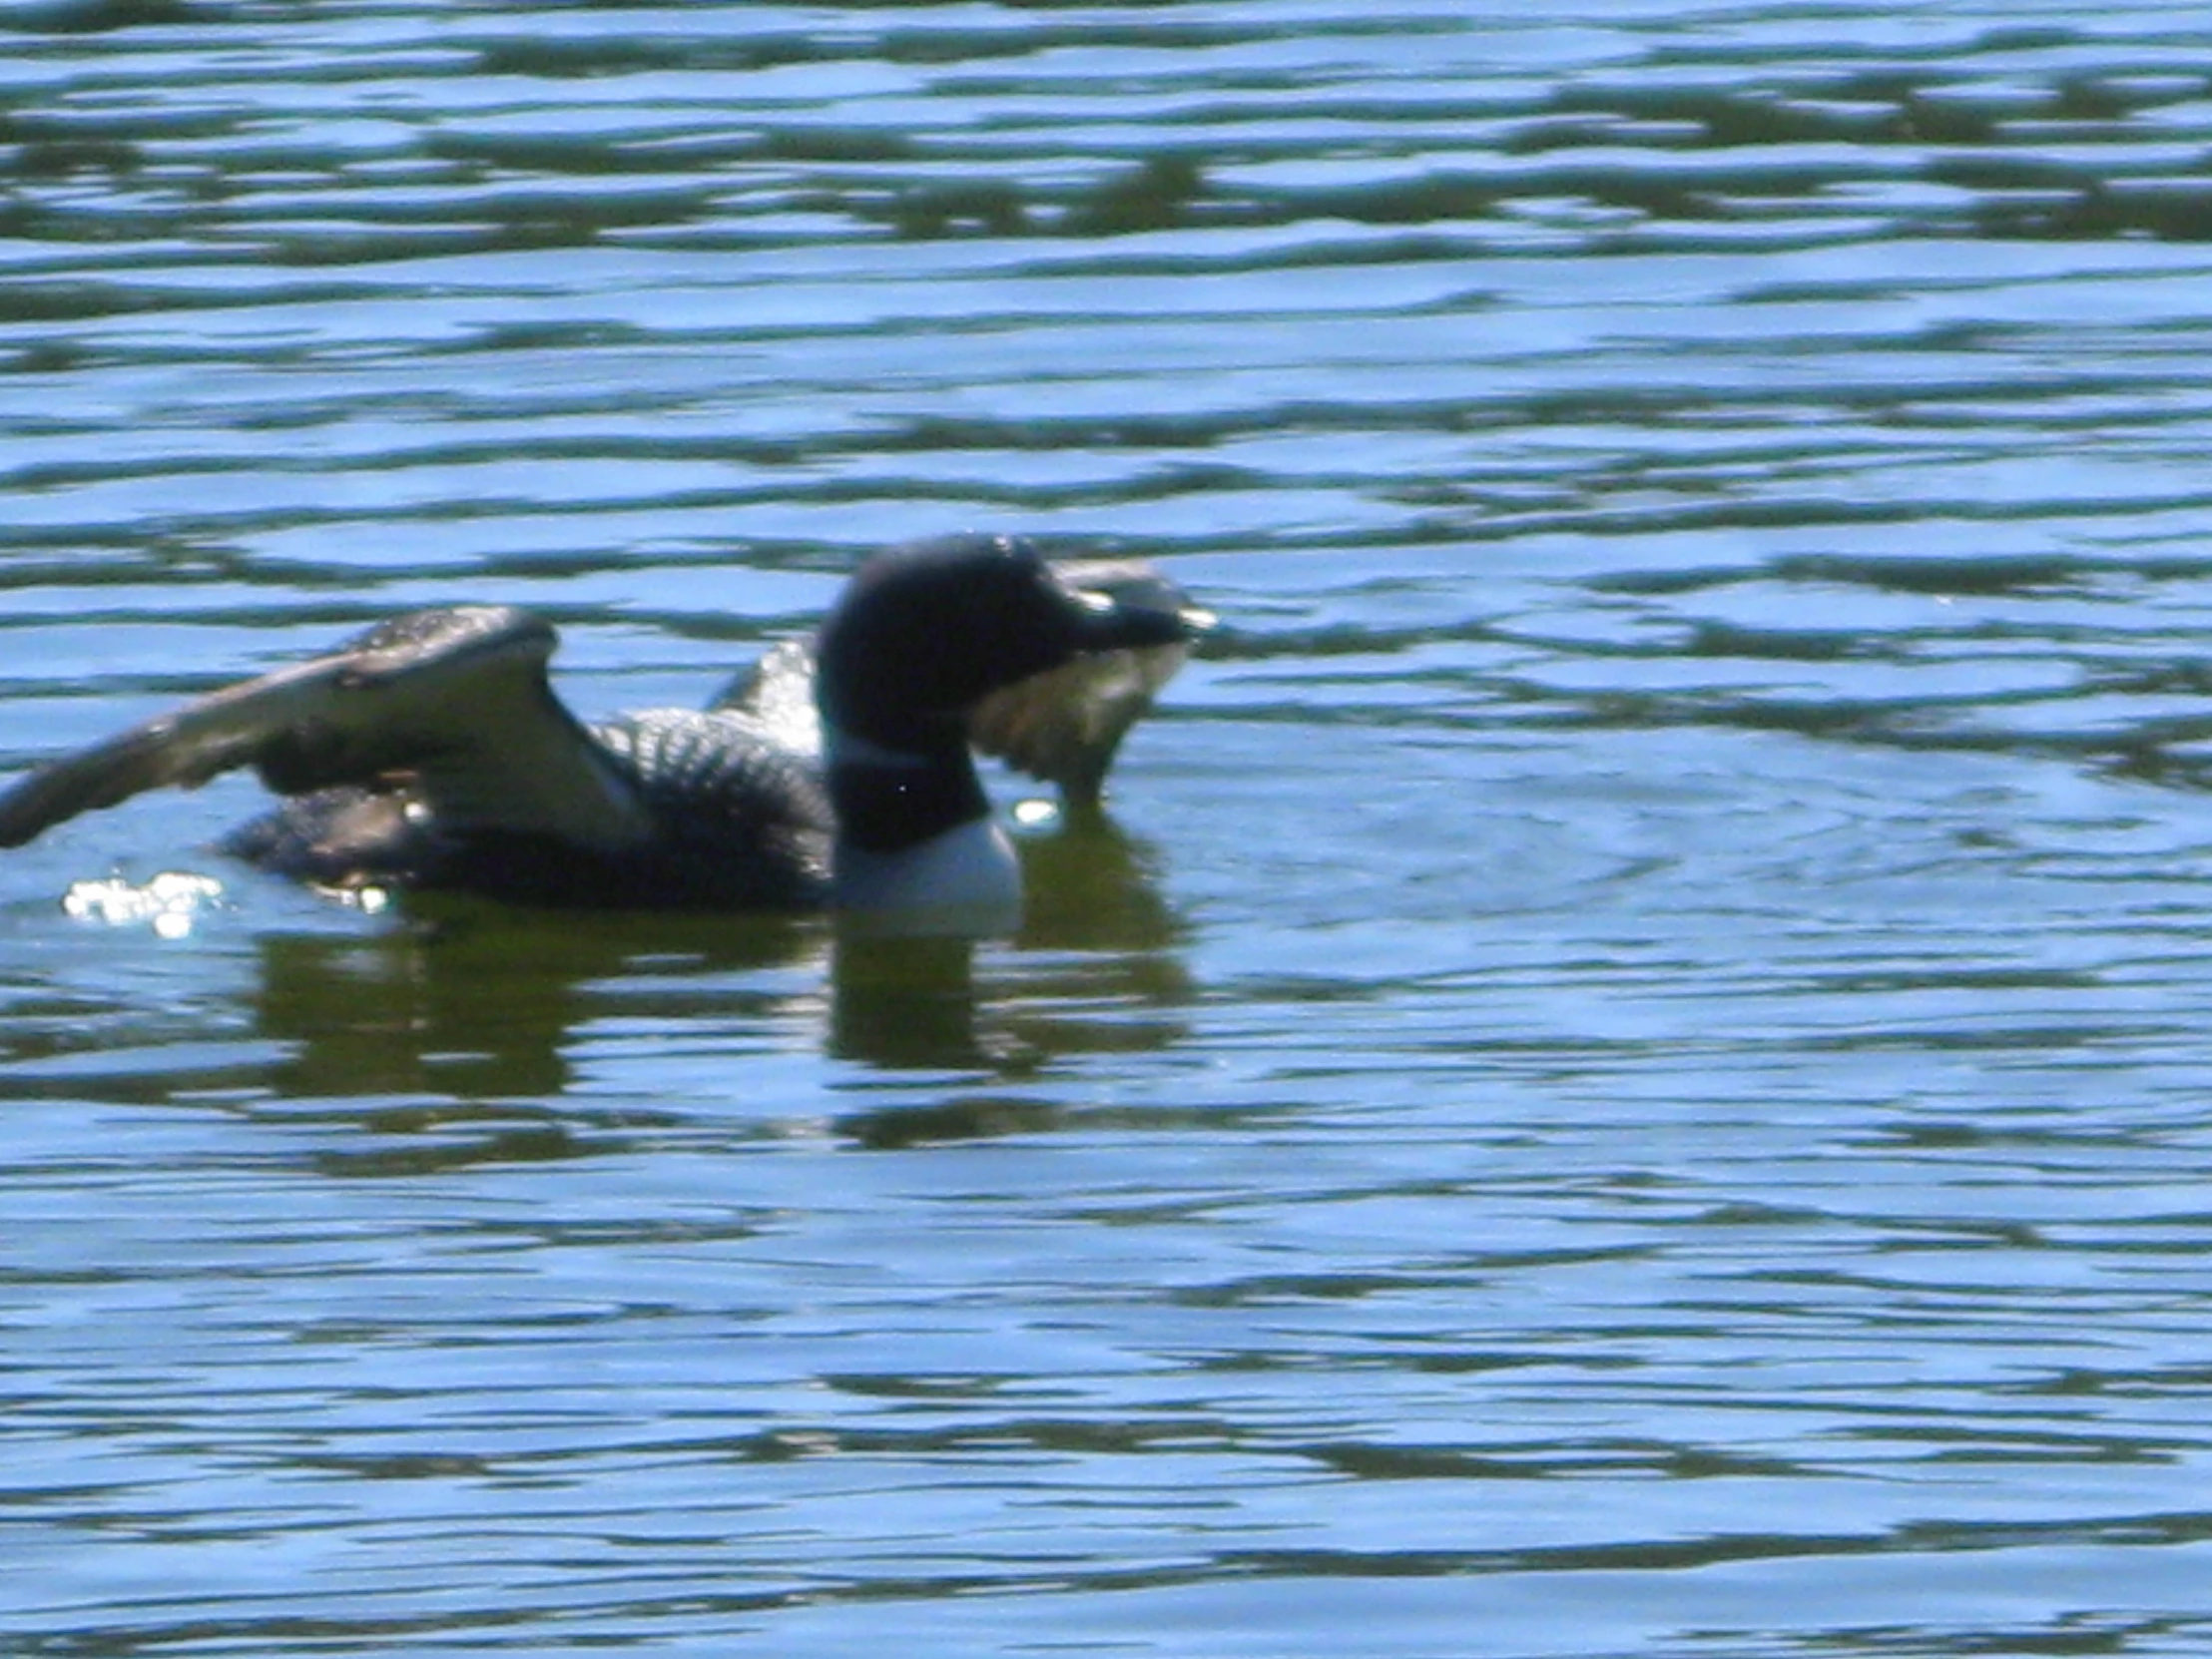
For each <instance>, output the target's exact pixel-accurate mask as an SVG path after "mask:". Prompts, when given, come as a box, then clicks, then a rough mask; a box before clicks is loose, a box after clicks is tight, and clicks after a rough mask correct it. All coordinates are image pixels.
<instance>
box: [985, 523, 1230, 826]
mask: <svg viewBox="0 0 2212 1659" xmlns="http://www.w3.org/2000/svg"><path fill="white" fill-rule="evenodd" d="M1052 568H1053V570H1054V571H1055V572H1056V573H1057V574H1058V575H1059V576H1060V578H1061V579H1062V580H1063V581H1065V582H1067V583H1068V584H1069V585H1070V586H1071V587H1074V588H1078V589H1082V590H1085V591H1088V592H1092V593H1103V594H1109V595H1111V596H1112V597H1113V598H1114V599H1115V600H1117V601H1119V602H1121V603H1123V604H1130V605H1140V606H1143V607H1146V608H1148V609H1154V610H1165V611H1179V612H1181V613H1183V614H1184V615H1185V616H1186V617H1187V618H1188V619H1189V620H1190V622H1191V624H1192V626H1193V628H1194V629H1198V628H1204V627H1207V626H1209V625H1211V623H1212V621H1213V619H1212V617H1210V616H1208V615H1207V614H1206V613H1205V612H1203V611H1200V610H1198V609H1197V608H1196V607H1195V606H1193V605H1192V604H1191V602H1190V596H1189V595H1187V594H1186V593H1184V592H1183V590H1182V589H1181V588H1179V587H1177V586H1176V585H1175V584H1174V583H1173V582H1171V581H1169V580H1168V579H1167V578H1166V577H1165V576H1162V575H1161V574H1160V573H1159V572H1158V571H1157V570H1154V569H1153V568H1152V566H1150V565H1148V564H1145V563H1142V562H1141V561H1138V560H1134V559H1087V560H1084V559H1078V560H1066V561H1062V562H1058V563H1055V564H1054V565H1053V567H1052ZM1189 656H1190V647H1189V646H1188V645H1159V646H1153V647H1150V648H1149V649H1146V650H1142V651H1102V652H1095V653H1092V654H1090V655H1088V656H1083V657H1078V658H1076V659H1075V660H1074V661H1073V662H1071V663H1065V664H1063V665H1062V666H1060V667H1059V668H1056V669H1053V670H1052V671H1050V672H1049V673H1046V674H1039V675H1035V676H1032V677H1031V678H1029V679H1027V680H1024V681H1022V682H1020V683H1019V684H1018V685H1012V686H1008V687H1006V688H1005V689H1004V690H1002V691H996V692H993V693H991V695H990V696H988V697H986V698H985V699H983V701H982V702H980V703H978V704H977V705H976V706H975V707H974V708H973V709H972V710H970V711H969V713H968V722H967V727H968V741H969V742H970V743H972V744H973V745H974V746H975V747H976V748H977V749H979V750H981V751H982V752H983V753H984V754H986V755H995V756H997V757H998V758H999V759H1000V760H1003V761H1004V762H1005V763H1006V764H1007V765H1008V766H1010V767H1013V768H1014V769H1016V770H1017V771H1020V772H1025V773H1027V774H1029V776H1030V777H1032V778H1036V779H1039V780H1041V781H1043V782H1045V783H1048V784H1054V785H1057V786H1058V787H1059V790H1060V793H1061V795H1062V797H1063V798H1064V799H1065V800H1066V801H1067V802H1068V803H1069V805H1071V806H1076V807H1093V806H1096V805H1097V804H1098V798H1099V794H1100V792H1101V790H1102V789H1103V788H1104V786H1105V782H1106V773H1107V770H1108V769H1109V768H1110V767H1112V765H1113V764H1114V756H1115V755H1116V753H1118V752H1119V750H1120V749H1121V740H1122V739H1123V738H1124V737H1125V736H1127V735H1128V732H1129V729H1130V728H1131V727H1132V726H1134V725H1136V723H1137V722H1138V721H1139V720H1141V719H1142V718H1143V717H1144V714H1145V711H1146V710H1148V709H1150V708H1151V707H1152V700H1153V699H1154V698H1155V697H1157V696H1158V695H1159V692H1160V688H1161V687H1162V686H1164V685H1166V684H1167V683H1168V682H1169V681H1170V680H1172V679H1174V678H1175V675H1176V671H1177V670H1179V669H1180V668H1182V666H1183V664H1184V662H1185V661H1186V660H1187V659H1188V658H1189Z"/></svg>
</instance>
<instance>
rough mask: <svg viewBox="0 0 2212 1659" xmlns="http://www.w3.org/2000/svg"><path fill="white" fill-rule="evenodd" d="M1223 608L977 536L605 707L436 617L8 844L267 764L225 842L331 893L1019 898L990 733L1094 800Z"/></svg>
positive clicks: (227, 720)
mask: <svg viewBox="0 0 2212 1659" xmlns="http://www.w3.org/2000/svg"><path fill="white" fill-rule="evenodd" d="M1199 626H1203V614H1202V613H1197V612H1194V611H1192V610H1190V609H1189V607H1188V606H1187V605H1186V604H1184V603H1183V601H1182V596H1181V595H1180V594H1179V593H1178V592H1176V590H1174V589H1173V588H1172V587H1170V586H1168V585H1167V584H1165V583H1164V582H1162V581H1161V580H1160V579H1159V578H1157V577H1155V576H1152V575H1150V573H1148V572H1145V571H1143V570H1142V569H1141V568H1138V567H1128V566H1102V565H1088V566H1086V565H1065V566H1051V565H1047V564H1046V563H1045V562H1044V561H1043V560H1042V559H1040V558H1039V557H1038V556H1037V555H1036V553H1035V552H1034V551H1033V550H1031V549H1030V548H1029V547H1028V546H1026V545H1025V544H1023V543H1020V542H1016V541H1011V540H1007V539H1005V538H983V537H961V538H955V539H953V540H950V541H946V542H939V543H932V544H927V545H924V546H922V547H919V548H914V549H908V550H905V551H902V552H896V553H892V554H886V555H884V556H882V557H880V558H878V559H876V560H874V561H871V562H870V563H869V564H868V565H866V566H864V567H863V568H862V569H861V571H860V572H859V574H857V575H856V576H855V577H854V579H853V581H852V582H851V583H850V584H849V585H848V587H847V588H846V590H845V592H844V594H843V595H842V596H841V597H840V599H839V600H838V602H837V604H836V606H835V607H834V608H833V609H832V610H831V612H830V616H829V617H828V618H827V619H826V621H825V623H824V625H823V628H822V630H821V632H820V633H819V634H818V635H817V636H816V637H815V639H814V640H812V641H809V642H788V643H787V644H785V645H783V646H780V647H778V648H777V649H776V650H775V651H772V652H771V653H770V655H769V657H768V658H767V659H766V660H765V661H764V663H763V664H762V665H761V666H760V667H759V668H758V669H757V670H756V671H755V672H754V673H753V674H752V675H751V676H749V677H746V678H744V679H742V680H741V681H740V682H738V683H737V684H735V685H733V686H732V687H731V688H730V690H729V691H728V692H726V693H725V695H724V697H723V698H722V699H721V700H720V701H719V702H718V703H717V704H716V705H715V706H713V707H711V708H708V709H704V710H684V709H654V710H645V711H641V712H638V713H634V714H628V715H623V716H620V717H617V718H615V719H611V720H608V721H604V722H601V723H598V724H595V725H586V724H584V723H583V722H580V721H579V720H577V719H576V717H575V716H573V715H572V714H570V713H569V711H568V710H567V709H566V707H565V706H563V705H562V704H561V703H560V701H559V700H558V699H557V698H556V697H555V696H554V694H553V692H552V689H551V687H550V685H549V684H548V682H547V678H546V667H547V662H548V659H549V658H550V657H551V655H552V652H553V648H554V645H555V636H554V633H553V630H552V628H551V627H550V626H549V625H547V624H546V623H545V622H543V621H542V620H541V619H539V618H537V617H535V616H532V615H530V614H529V613H527V612H523V611H518V610H513V609H510V608H506V607H498V606H481V607H479V606H469V607H458V608H453V609H446V610H435V611H422V612H415V613H411V614H409V615H407V616H404V617H399V618H395V619H393V620H392V621H389V622H386V623H382V624H379V625H377V626H376V627H374V628H372V629H370V630H368V632H366V633H365V634H362V635H360V636H359V637H358V638H356V639H354V640H352V641H351V642H349V643H348V644H347V645H346V646H344V647H342V648H341V649H340V650H339V651H337V652H335V653H333V654H331V655H329V656H326V657H320V658H316V659H313V660H311V661H309V662H305V663H300V664H296V665H294V666H292V667H289V668H283V669H278V670H277V671H275V672H274V673H271V674H267V675H264V676H262V677H261V678H259V679H257V680H251V681H247V682H244V683H243V684H240V685H237V686H232V687H228V688H225V689H224V690H221V691H217V692H214V693H211V694H210V695H208V696H206V697H204V698H201V699H200V700H198V701H197V702H195V703H191V704H188V705H186V706H184V707H183V708H181V709H179V710H177V711H175V712H173V713H171V714H168V715H164V716H161V717H159V718H157V719H155V720H152V721H149V722H147V723H145V724H143V725H141V726H138V727H134V728H133V729H131V730H130V731H128V732H125V733H122V734H120V735H118V736H117V737H115V738H111V739H109V740H108V741H106V742H105V743H102V744H98V745H95V746H93V747H92V748H90V749H87V750H84V751H81V752H79V753H78V754H76V755H73V756H69V757H65V758H64V759H62V760H59V761H56V762H53V763H51V764H49V765H48V766H46V767H43V768H41V769H39V770H37V771H35V772H33V773H32V774H30V775H29V776H28V777H26V778H25V779H23V780H21V781H19V782H18V783H17V784H16V785H15V786H14V787H13V788H12V789H10V790H9V791H8V792H6V793H5V794H4V795H0V846H12V845H19V844H21V843H22V842H24V841H26V840H29V839H30V838H31V837H32V836H34V835H36V834H38V833H40V832H41V831H43V830H46V829H47V828H49V827H51V826H52V825H55V824H57V823H60V822H62V821H63V820H66V819H69V818H73V817H75V816H76V815H78V814H80V813H84V812H88V811H91V810H94V809H96V808H100V807H106V806H112V805H114V804H116V803H117V802H120V801H122V800H125V799H127V798H129V797H131V796H134V795H137V794H140V793H141V792H143V791H146V790H149V789H154V788H158V787H161V786H163V785H178V786H183V787H187V788H189V787H192V786H194V785H197V784H199V783H202V782H205V781H206V780H207V779H208V778H210V777H213V776H215V775H216V774H218V773H221V772H226V771H231V770H234V769H237V768H240V767H249V766H250V767H253V768H254V769H255V770H256V771H258V772H259V773H260V775H261V777H262V779H263V781H264V782H265V783H267V784H268V785H269V786H270V788H272V789H273V790H275V791H276V792H277V794H279V795H281V796H283V797H285V798H286V799H285V800H284V801H283V802H282V803H281V804H280V805H279V806H278V807H277V809H276V810H275V811H273V812H272V813H270V814H268V815H266V816H264V817H263V818H260V819H257V820H255V821H254V822H252V823H250V824H248V825H245V826H243V827H242V828H241V829H239V830H236V831H234V832H233V833H232V834H231V835H230V836H229V837H228V838H227V839H226V840H225V842H224V843H223V844H224V849H225V850H227V851H230V852H233V853H235V854H237V855H239V856H241V857H244V858H246V859H248V860H250V861H252V862H254V863H256V864H259V865H261V866H263V867H265V868H268V869H272V870H276V871H278V872H280V873H282V874H285V875H289V876H293V877H296V878H299V879H302V880H308V881H312V882H316V883H318V884H323V885H329V886H360V885H369V884H373V885H378V886H395V887H417V888H458V889H464V890H469V891H475V892H481V893H486V894H489V895H492V896H494V897H500V898H507V899H513V900H520V901H528V902H537V903H561V904H599V905H621V906H632V907H671V906H681V907H687V908H698V909H709V908H712V909H790V908H812V907H822V906H835V907H841V908H864V909H901V910H917V909H922V908H930V907H947V908H952V909H960V910H968V909H979V908H991V907H1003V906H1006V905H1008V904H1018V899H1019V883H1018V876H1017V874H1016V872H1015V869H1014V864H1013V856H1012V852H1011V849H1010V848H1009V847H1008V846H1007V845H1006V842H1005V837H1004V836H1003V835H1002V834H1000V833H999V831H998V830H996V829H995V827H993V826H992V825H991V823H990V821H989V816H988V808H987V803H986V801H985V799H984V796H983V793H982V787H981V784H980V782H979V781H978V779H977V778H976V774H975V769H974V764H973V758H972V753H971V744H972V745H975V746H979V747H982V748H984V749H985V750H987V751H989V752H992V753H998V754H1002V755H1004V756H1006V757H1007V758H1008V759H1009V760H1010V761H1011V762H1012V763H1013V764H1015V765H1017V766H1020V767H1022V768H1023V770H1026V771H1029V772H1031V773H1033V774H1035V775H1036V776H1039V777H1041V778H1044V779H1047V780H1049V781H1052V782H1056V783H1058V784H1060V786H1061V787H1062V789H1063V791H1065V792H1066V793H1067V794H1068V795H1069V796H1070V798H1071V799H1073V800H1077V801H1083V800H1090V799H1095V797H1096V793H1097V789H1098V785H1099V782H1100V780H1101V779H1102V778H1103V775H1104V772H1105V769H1106V766H1107V765H1108V764H1109V763H1110V761H1111V759H1112V757H1113V754H1114V751H1115V749H1116V748H1117V747H1118V745H1119V742H1120V739H1121V737H1122V734H1123V733H1124V732H1125V731H1126V730H1127V729H1128V727H1129V725H1130V724H1131V722H1133V721H1134V720H1135V719H1136V718H1137V716H1138V715H1139V714H1141V713H1142V711H1143V709H1144V708H1145V707H1146V706H1148V705H1149V703H1150V701H1151V697H1152V694H1153V692H1154V691H1156V690H1157V689H1158V687H1159V685H1161V684H1162V683H1164V681H1165V680H1166V678H1167V677H1168V675H1170V674H1172V673H1173V672H1174V669H1175V667H1176V666H1178V665H1179V664H1180V662H1181V660H1182V656H1183V654H1184V652H1185V649H1186V647H1187V642H1188V640H1189V638H1190V636H1191V634H1192V633H1193V632H1194V630H1195V628H1197V627H1199Z"/></svg>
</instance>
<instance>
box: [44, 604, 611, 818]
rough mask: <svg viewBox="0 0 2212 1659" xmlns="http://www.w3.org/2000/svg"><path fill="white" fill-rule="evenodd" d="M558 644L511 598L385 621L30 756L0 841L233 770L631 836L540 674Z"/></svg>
mask: <svg viewBox="0 0 2212 1659" xmlns="http://www.w3.org/2000/svg"><path fill="white" fill-rule="evenodd" d="M554 644H555V635H554V631H553V629H552V628H551V627H550V626H549V625H548V624H547V623H545V622H544V621H543V620H541V619H540V618H538V617H535V616H532V615H530V614H529V613H527V612H524V611H518V610H514V609H511V608H509V607H505V606H465V607H456V608H453V609H449V610H436V611H418V612H413V613H411V614H409V615H407V616H404V617H398V618H395V619H393V620H392V621H390V622H386V623H381V624H379V625H378V626H377V627H375V628H372V629H370V630H369V631H368V632H367V633H365V634H362V635H360V636H359V637H358V638H356V639H354V640H352V641H350V642H349V643H348V644H346V645H345V646H343V647H341V648H340V649H339V650H337V651H335V652H333V653H331V654H330V655H328V656H325V657H317V658H313V659H311V660H309V661H307V662H303V663H296V664H293V665H291V666H289V667H286V668H280V669H277V670H276V671H275V672H274V673H270V674H265V675H262V676H261V677H259V678H258V679H254V680H248V681H244V682H242V683H241V684H239V685H235V686H227V687H225V688H224V689H222V690H221V691H216V692H211V693H210V694H209V695H207V696H206V697H202V698H198V699H196V700H195V701H193V702H191V703H187V704H185V705H184V706H183V707H181V708H178V709H174V710H171V711H169V712H168V713H166V714H162V715H158V716H156V717H155V718H154V719H152V720H149V721H145V722H143V723H141V724H140V725H137V726H134V727H132V728H130V729H129V730H128V731H125V732H121V733H119V734H117V735H116V736H115V737H112V738H109V739H106V740H105V741H103V742H101V743H97V744H94V745H92V746H91V747H90V748H88V749H83V750H80V751H78V752H77V753H76V754H74V755H69V756H65V757H63V758H62V759H60V760H58V761H54V762H51V763H49V764H48V765H46V766H43V767H40V768H38V769H37V770H36V771H34V772H32V773H31V774H30V775H29V776H28V777H26V778H24V779H22V780H21V781H19V782H18V783H17V784H16V785H15V786H14V787H13V788H11V789H10V790H8V791H7V792H6V793H5V794H4V795H0V846H20V845H22V844H23V843H24V842H26V841H28V840H30V839H32V838H33V837H34V836H36V835H38V834H40V833H42V832H44V831H45V830H49V829H51V828H52V827H53V826H55V825H57V824H61V823H63V822H65V821H66V820H68V819H72V818H75V817H77V816H78V815H79V814H81V813H88V812H93V811H96V810H98V809H100V808H103V807H112V806H115V805H117V804H118V803H119V802H123V801H127V800H129V799H130V798H131V797H133V796H136V795H141V794H143V793H145V792H146V791H148V790H154V789H161V788H164V787H177V788H184V789H192V788H195V787H197V786H198V785H201V784H204V783H206V782H207V781H208V780H209V779H211V778H213V777H215V776H217V775H218V774H220V773H225V772H231V771H235V770H237V769H239V768H242V767H253V768H255V769H256V770H257V771H258V772H259V773H260V774H261V776H262V779H263V781H264V782H265V783H267V784H268V785H269V787H270V788H271V789H273V790H275V791H277V793H278V794H280V795H302V794H306V793H308V792H311V791H314V790H320V789H326V788H330V787H332V786H336V785H353V786H357V787H362V788H370V789H390V788H399V787H405V788H407V789H409V790H410V791H412V793H413V794H414V795H415V796H416V798H418V799H420V800H421V801H422V802H423V803H424V804H425V805H426V806H427V807H429V808H430V809H431V810H432V811H433V812H435V813H436V814H437V815H438V816H439V818H440V820H441V821H442V822H443V823H445V824H446V825H448V826H449V827H466V826H471V825H499V826H504V827H507V828H515V829H529V830H547V831H549V832H554V833H564V834H567V835H570V836H571V837H572V838H577V839H583V840H591V841H603V842H604V841H619V840H622V839H626V838H628V837H629V836H630V835H632V834H634V833H636V832H638V822H637V821H638V818H639V812H640V810H639V808H638V806H637V804H636V802H635V801H634V800H633V799H632V798H631V797H630V794H629V792H628V790H627V789H626V787H624V786H623V785H622V784H621V783H620V781H619V779H618V778H617V777H616V776H615V775H614V773H613V772H612V771H611V770H610V769H609V768H608V766H607V765H606V763H605V760H604V758H603V757H602V756H601V755H600V753H599V751H598V750H597V749H596V747H595V746H593V745H592V743H591V741H590V739H589V738H588V737H587V736H586V735H585V734H584V732H583V730H582V728H581V727H579V726H578V725H577V723H576V721H575V720H574V718H573V717H572V716H570V715H569V714H568V712H567V711H566V710H565V709H563V708H562V707H561V706H560V704H559V703H558V702H557V701H556V700H555V699H554V697H553V694H552V691H551V688H550V687H549V686H548V685H547V684H546V677H545V670H546V663H547V661H548V660H549V659H550V657H551V656H552V652H553V647H554Z"/></svg>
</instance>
